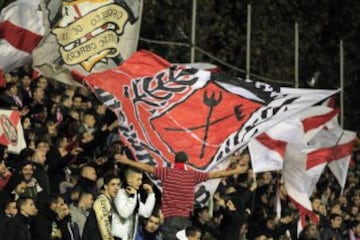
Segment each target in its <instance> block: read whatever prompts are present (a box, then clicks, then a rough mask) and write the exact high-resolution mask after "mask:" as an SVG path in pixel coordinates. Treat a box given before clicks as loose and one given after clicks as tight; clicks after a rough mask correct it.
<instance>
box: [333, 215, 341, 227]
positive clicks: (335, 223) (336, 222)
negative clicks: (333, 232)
mask: <svg viewBox="0 0 360 240" xmlns="http://www.w3.org/2000/svg"><path fill="white" fill-rule="evenodd" d="M341 223H342V218H341V217H335V218H334V219H332V220H331V226H332V227H333V228H335V229H336V228H340V227H341Z"/></svg>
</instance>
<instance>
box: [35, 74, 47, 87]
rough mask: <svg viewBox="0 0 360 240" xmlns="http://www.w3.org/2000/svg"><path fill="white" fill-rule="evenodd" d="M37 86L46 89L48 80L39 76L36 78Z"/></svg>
mask: <svg viewBox="0 0 360 240" xmlns="http://www.w3.org/2000/svg"><path fill="white" fill-rule="evenodd" d="M37 86H38V87H39V88H41V89H43V90H44V89H46V88H47V86H48V81H47V79H46V78H44V77H42V78H39V80H38V83H37Z"/></svg>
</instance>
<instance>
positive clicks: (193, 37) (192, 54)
mask: <svg viewBox="0 0 360 240" xmlns="http://www.w3.org/2000/svg"><path fill="white" fill-rule="evenodd" d="M196 7H197V1H196V0H193V5H192V19H191V46H190V62H191V63H194V62H195V41H196Z"/></svg>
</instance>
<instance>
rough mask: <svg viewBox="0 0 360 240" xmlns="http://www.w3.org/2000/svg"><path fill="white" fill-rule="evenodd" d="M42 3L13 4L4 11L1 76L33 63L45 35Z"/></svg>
mask: <svg viewBox="0 0 360 240" xmlns="http://www.w3.org/2000/svg"><path fill="white" fill-rule="evenodd" d="M40 2H41V0H31V1H29V0H17V1H12V2H10V3H9V4H8V5H6V6H5V7H4V8H3V9H2V10H1V13H0V72H3V73H6V72H10V71H11V70H13V69H16V68H18V67H21V66H23V65H24V64H27V63H30V62H31V59H32V57H31V53H32V51H33V50H34V49H35V47H36V46H37V45H38V44H39V42H40V41H41V39H42V37H43V35H44V32H45V28H44V26H43V15H42V11H41V10H39V9H40V8H39V5H40ZM0 78H1V79H0V85H1V83H2V84H4V80H3V79H2V75H1V76H0Z"/></svg>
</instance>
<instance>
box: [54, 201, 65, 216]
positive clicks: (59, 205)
mask: <svg viewBox="0 0 360 240" xmlns="http://www.w3.org/2000/svg"><path fill="white" fill-rule="evenodd" d="M64 205H65V202H64V199H63V198H62V197H58V199H57V201H56V202H55V203H53V205H52V210H53V211H54V212H55V213H57V214H58V215H60V214H61V213H62V212H63V211H64Z"/></svg>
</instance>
